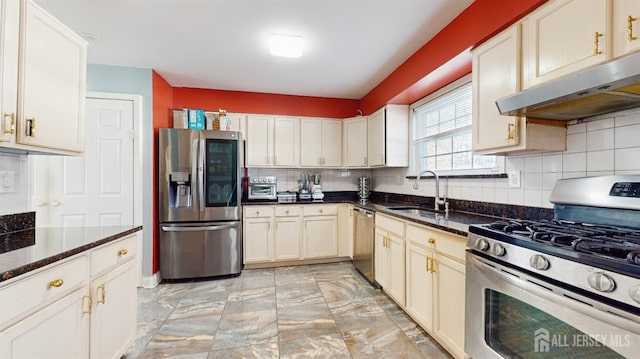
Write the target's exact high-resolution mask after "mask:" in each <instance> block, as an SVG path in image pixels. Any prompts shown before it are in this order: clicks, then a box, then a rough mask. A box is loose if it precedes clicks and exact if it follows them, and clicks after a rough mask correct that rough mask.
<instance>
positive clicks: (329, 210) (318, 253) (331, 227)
mask: <svg viewBox="0 0 640 359" xmlns="http://www.w3.org/2000/svg"><path fill="white" fill-rule="evenodd" d="M303 213H304V219H303V221H304V234H303V236H302V238H303V241H304V242H303V249H304V258H323V257H337V256H338V207H337V206H335V205H309V206H305V207H304V208H303Z"/></svg>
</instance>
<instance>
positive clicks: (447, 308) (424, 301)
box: [404, 224, 465, 358]
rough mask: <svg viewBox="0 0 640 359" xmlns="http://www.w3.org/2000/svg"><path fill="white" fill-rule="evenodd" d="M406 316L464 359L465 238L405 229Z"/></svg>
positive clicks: (423, 228)
mask: <svg viewBox="0 0 640 359" xmlns="http://www.w3.org/2000/svg"><path fill="white" fill-rule="evenodd" d="M406 239H407V258H406V286H407V291H406V294H407V296H406V305H405V307H404V308H405V310H406V312H407V313H408V314H409V315H410V316H411V317H412V318H413V319H414V320H415V321H416V322H417V323H418V324H419V325H420V326H421V327H422V328H423V329H424V330H425V331H427V333H429V334H430V335H431V336H432V337H433V338H435V339H436V340H437V341H438V343H440V344H441V345H442V346H443V347H444V348H445V349H447V351H448V352H449V353H450V354H451V355H452V356H453V357H455V358H464V357H465V354H464V312H465V265H464V248H465V238H464V237H461V236H456V235H453V234H449V233H444V232H441V231H438V230H435V229H431V228H428V227H426V226H420V225H416V224H408V225H407V238H406Z"/></svg>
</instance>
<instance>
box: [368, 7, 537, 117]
mask: <svg viewBox="0 0 640 359" xmlns="http://www.w3.org/2000/svg"><path fill="white" fill-rule="evenodd" d="M546 1H547V0H518V1H495V0H475V1H474V2H473V3H472V4H471V5H470V6H469V7H468V8H467V9H466V10H465V11H463V12H462V13H461V14H460V15H458V17H456V18H455V19H454V20H453V21H452V22H450V23H449V24H448V25H447V26H446V27H445V28H444V29H443V30H442V31H440V32H439V33H438V34H437V35H436V36H435V37H434V38H433V39H431V40H430V41H429V42H427V43H426V44H425V45H424V46H422V47H421V48H420V49H419V50H418V51H416V53H415V54H413V55H412V56H411V57H410V58H409V59H407V61H405V62H404V63H403V64H402V65H400V66H399V67H398V68H397V69H396V70H395V71H394V72H392V73H391V75H389V76H388V77H387V78H386V79H384V80H383V81H382V82H381V83H380V84H379V85H378V86H376V87H375V88H374V89H373V90H371V91H370V92H369V93H368V94H367V95H365V96H364V97H363V98H362V100H361V104H360V106H361V109H362V112H364V113H365V114H370V113H372V112H373V111H375V110H377V109H378V108H380V107H382V106H384V105H385V104H387V103H402V104H409V103H412V102H414V101H415V100H417V99H420V98H422V97H424V96H426V95H428V94H429V93H431V92H433V91H435V90H437V89H438V88H440V87H442V85H443V84H447V83H449V82H451V81H453V80H456V79H458V78H460V77H461V76H462V75H464V74H466V73H469V72H471V57H470V56H466V59H460V58H459V59H458V60H460V61H458V62H456V63H454V64H449V65H450V66H451V68H450V69H449V70H445V71H442V70H440V71H439V72H440V74H439V75H438V76H435V77H437V78H436V79H434V80H433V81H429V79H425V78H427V76H429V74H431V73H432V72H434V71H436V70H438V69H439V68H441V67H442V66H443V65H447V63H448V62H449V60H451V59H453V58H456V57H458V56H459V55H460V56H464V55H461V53H463V52H465V51H467V50H468V49H469V48H470V47H472V46H474V45H477V44H479V43H480V42H481V41H483V40H484V39H487V38H489V37H490V36H491V35H492V34H494V33H496V32H498V31H500V30H502V29H504V28H505V27H507V26H508V25H510V24H511V23H513V22H514V21H515V20H517V19H518V18H520V17H522V16H523V15H525V14H527V13H528V12H530V11H531V10H533V9H535V8H536V7H538V6H540V5H541V4H543V3H544V2H546ZM464 61H466V63H465V62H464ZM445 67H446V66H445ZM425 82H426V83H425Z"/></svg>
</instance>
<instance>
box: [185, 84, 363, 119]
mask: <svg viewBox="0 0 640 359" xmlns="http://www.w3.org/2000/svg"><path fill="white" fill-rule="evenodd" d="M359 104H360V101H359V100H350V99H339V98H326V97H311V96H293V95H278V94H267V93H259V92H244V91H225V90H208V89H197V88H185V87H176V88H174V89H173V108H185V107H186V108H200V109H204V110H210V111H216V110H218V109H221V108H222V109H225V110H227V112H237V113H259V114H278V115H292V116H312V117H334V118H345V117H352V116H355V115H356V111H357V110H358V108H359V107H358V106H359Z"/></svg>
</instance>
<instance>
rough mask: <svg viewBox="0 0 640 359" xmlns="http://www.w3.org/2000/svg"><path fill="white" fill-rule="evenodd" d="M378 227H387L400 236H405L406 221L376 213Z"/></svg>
mask: <svg viewBox="0 0 640 359" xmlns="http://www.w3.org/2000/svg"><path fill="white" fill-rule="evenodd" d="M376 227H379V228H383V229H386V230H387V231H390V232H393V233H395V234H397V235H399V236H400V237H404V221H401V220H397V219H393V218H391V217H387V216H385V215H382V214H378V213H376Z"/></svg>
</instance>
